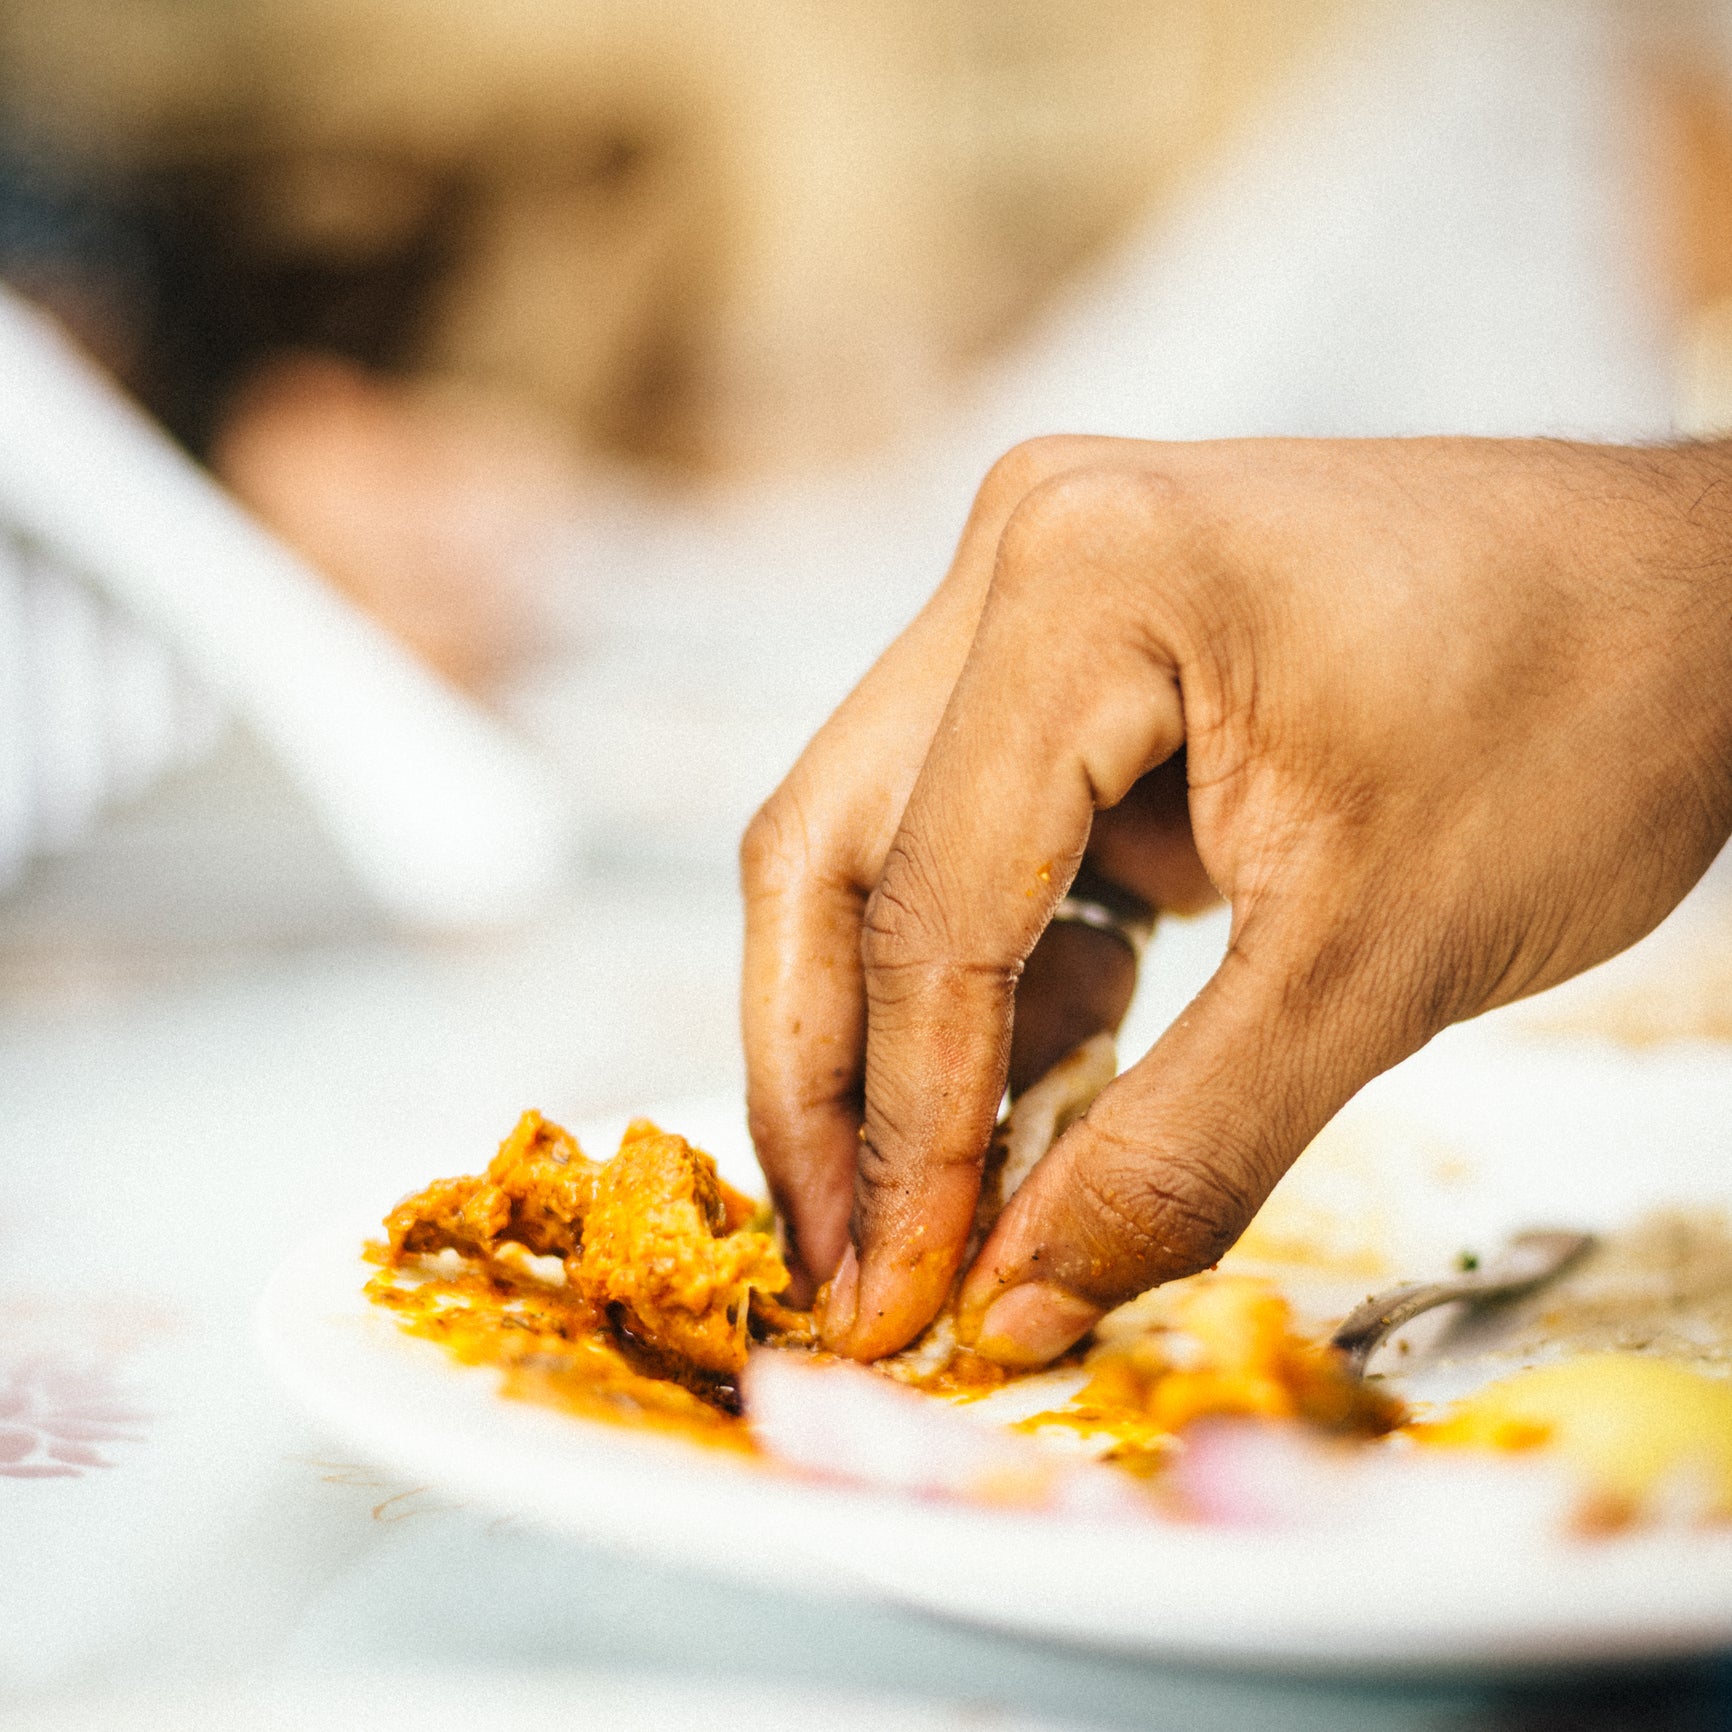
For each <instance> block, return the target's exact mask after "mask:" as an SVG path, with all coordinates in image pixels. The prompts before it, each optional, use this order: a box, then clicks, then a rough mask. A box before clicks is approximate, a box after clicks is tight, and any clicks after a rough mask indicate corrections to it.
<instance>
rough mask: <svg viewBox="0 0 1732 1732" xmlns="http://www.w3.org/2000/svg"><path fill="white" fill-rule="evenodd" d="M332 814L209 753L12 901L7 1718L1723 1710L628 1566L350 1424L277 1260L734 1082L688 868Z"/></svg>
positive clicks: (4, 1168)
mask: <svg viewBox="0 0 1732 1732" xmlns="http://www.w3.org/2000/svg"><path fill="white" fill-rule="evenodd" d="M213 814H214V815H216V816H219V817H221V819H222V823H221V825H220V829H221V834H222V837H223V846H224V847H225V848H226V849H227V850H228V853H227V855H226V856H225V857H224V860H223V862H221V864H223V866H224V868H225V869H224V870H223V871H221V872H217V873H214V874H213V872H212V871H211V870H210V866H211V849H212V847H213V846H214V845H215V843H214V840H213V822H214V820H213ZM321 850H322V844H320V843H319V841H318V839H317V836H316V834H315V833H314V832H313V831H312V829H311V827H310V825H309V823H308V822H307V820H306V819H305V816H304V814H301V813H300V812H299V810H298V808H297V807H296V806H295V804H294V802H293V800H292V798H290V797H289V796H288V795H287V794H286V792H285V791H284V790H282V789H281V788H280V787H276V786H275V785H274V784H273V783H272V781H271V778H270V776H269V774H268V772H266V771H265V770H263V768H262V767H261V766H260V764H259V763H258V762H257V760H256V759H252V758H250V757H248V755H247V754H246V753H244V752H240V753H231V754H229V756H228V757H227V758H226V759H225V760H223V761H219V763H218V764H216V765H215V766H213V767H212V768H211V769H210V770H208V771H207V772H205V773H204V777H203V780H202V782H201V781H199V780H198V779H195V780H194V781H193V782H192V783H191V784H189V785H186V786H182V787H180V788H176V789H170V790H167V791H165V793H164V794H162V795H160V796H159V797H158V798H157V800H156V801H154V802H153V803H151V804H150V805H149V806H147V807H146V808H145V809H143V810H142V811H141V812H139V813H137V814H134V815H133V816H132V817H131V818H130V819H128V820H125V821H123V822H121V823H120V824H118V825H116V826H115V827H114V828H113V829H112V830H111V831H110V832H109V833H108V834H107V835H106V836H105V837H104V838H102V839H101V840H100V841H99V843H98V845H97V846H96V847H94V848H92V849H91V850H89V851H88V852H87V853H86V854H84V855H82V856H81V857H80V858H79V859H78V860H76V861H72V862H67V863H64V864H63V865H62V866H61V867H59V868H55V869H49V870H47V871H45V872H44V873H43V874H41V875H40V876H39V878H38V880H37V882H36V883H35V884H34V885H32V886H31V887H29V889H28V890H27V892H26V894H25V895H24V896H23V897H22V898H20V899H18V900H17V901H15V902H14V903H12V904H11V905H9V906H8V907H7V908H6V909H5V910H3V911H0V1100H3V1101H4V1102H5V1111H4V1114H3V1116H0V1173H3V1174H4V1185H3V1187H0V1400H3V1399H4V1398H5V1394H6V1391H7V1389H8V1387H10V1389H11V1390H12V1393H13V1396H14V1397H15V1398H16V1397H17V1396H18V1394H19V1392H20V1391H23V1392H24V1394H25V1395H26V1396H27V1397H28V1398H29V1399H30V1401H31V1402H33V1403H34V1405H33V1406H30V1407H28V1408H26V1409H25V1410H24V1411H23V1412H22V1414H20V1413H17V1412H14V1414H13V1417H12V1418H11V1419H10V1420H6V1419H0V1533H4V1535H5V1549H4V1554H3V1555H4V1558H5V1568H4V1571H3V1573H0V1702H4V1703H5V1704H6V1705H7V1707H8V1708H9V1709H11V1710H13V1711H14V1712H15V1713H16V1714H17V1715H18V1717H19V1723H21V1724H27V1723H30V1722H31V1720H32V1719H33V1718H38V1717H39V1723H41V1724H52V1725H56V1726H69V1725H70V1726H76V1725H90V1726H99V1725H110V1724H113V1725H139V1724H150V1723H155V1721H156V1720H160V1723H161V1724H163V1725H165V1726H166V1725H174V1726H177V1727H183V1726H199V1725H203V1724H206V1723H207V1722H208V1723H209V1724H211V1725H213V1726H214V1725H223V1726H245V1725H252V1724H255V1723H256V1724H260V1725H265V1724H268V1725H273V1726H276V1725H296V1726H301V1725H305V1726H315V1725H317V1726H323V1725H327V1724H331V1725H336V1724H344V1723H352V1717H353V1716H354V1715H355V1714H357V1713H358V1712H359V1708H358V1705H359V1704H365V1703H367V1702H376V1703H378V1702H385V1703H390V1704H393V1705H394V1706H395V1707H396V1708H397V1709H403V1708H406V1707H407V1708H413V1706H415V1705H417V1704H424V1705H426V1706H427V1707H428V1708H429V1709H437V1710H438V1711H439V1712H440V1713H441V1714H442V1715H444V1714H448V1713H450V1712H451V1711H452V1710H453V1708H454V1707H455V1706H459V1705H464V1704H467V1707H465V1708H464V1713H465V1717H466V1718H468V1719H469V1720H470V1721H471V1722H472V1723H473V1724H475V1725H477V1726H481V1727H485V1726H487V1725H492V1724H501V1725H503V1724H511V1725H517V1724H525V1725H527V1724H530V1723H532V1722H534V1723H542V1722H544V1721H545V1720H546V1719H547V1718H548V1717H549V1716H550V1715H553V1714H560V1715H564V1716H565V1717H566V1718H567V1719H568V1720H571V1721H573V1722H574V1723H578V1724H583V1723H588V1722H589V1721H591V1720H594V1721H595V1722H596V1723H598V1724H599V1723H606V1724H609V1725H620V1726H632V1725H638V1724H642V1725H660V1724H679V1725H682V1726H684V1725H703V1724H707V1723H711V1720H710V1718H708V1717H712V1716H713V1723H715V1724H723V1723H733V1721H734V1720H735V1719H736V1717H737V1716H738V1714H739V1712H740V1708H741V1704H742V1703H744V1702H750V1703H751V1704H752V1712H753V1713H754V1715H755V1716H756V1717H757V1718H758V1720H759V1722H760V1723H762V1724H766V1725H779V1724H781V1723H782V1717H784V1716H785V1717H786V1720H787V1723H788V1724H790V1725H792V1724H794V1723H795V1722H796V1721H798V1722H799V1723H800V1724H802V1725H810V1724H813V1723H817V1724H824V1725H833V1726H852V1725H858V1726H862V1727H865V1726H876V1725H887V1726H888V1725H900V1726H917V1725H922V1724H932V1725H942V1726H952V1725H954V1726H959V1727H960V1726H981V1725H987V1726H996V1725H1022V1724H1057V1725H1079V1726H1084V1725H1086V1726H1103V1727H1115V1726H1125V1727H1129V1726H1161V1727H1165V1726H1172V1727H1176V1728H1177V1727H1184V1728H1213V1727H1222V1728H1239V1727H1245V1728H1262V1727H1269V1728H1284V1729H1285V1728H1304V1727H1312V1726H1315V1727H1317V1728H1319V1729H1320V1732H1321V1729H1322V1728H1330V1729H1331V1732H1341V1729H1345V1728H1355V1727H1364V1728H1373V1727H1375V1728H1408V1727H1414V1728H1417V1727H1428V1728H1429V1727H1481V1726H1484V1727H1493V1726H1495V1727H1534V1728H1539V1727H1547V1728H1551V1727H1560V1728H1561V1727H1576V1726H1581V1727H1588V1726H1593V1727H1602V1726H1603V1727H1622V1726H1632V1727H1633V1726H1638V1725H1640V1726H1643V1727H1656V1726H1679V1727H1684V1726H1690V1727H1694V1726H1697V1725H1702V1726H1707V1725H1713V1724H1720V1723H1729V1722H1732V1693H1728V1692H1726V1690H1725V1689H1724V1684H1725V1678H1724V1675H1723V1674H1722V1672H1721V1670H1720V1669H1719V1668H1717V1667H1714V1666H1706V1667H1703V1666H1697V1667H1690V1668H1684V1669H1681V1670H1677V1669H1669V1670H1666V1671H1662V1672H1658V1673H1654V1674H1651V1675H1641V1676H1632V1675H1630V1674H1628V1673H1609V1674H1605V1675H1603V1676H1580V1677H1575V1678H1569V1679H1554V1680H1550V1681H1546V1682H1543V1683H1529V1684H1527V1685H1524V1686H1521V1687H1519V1688H1518V1687H1515V1686H1511V1685H1508V1684H1494V1683H1489V1682H1486V1681H1477V1682H1476V1681H1467V1682H1456V1683H1450V1682H1448V1681H1427V1682H1420V1683H1412V1682H1409V1683H1401V1682H1394V1681H1385V1682H1376V1681H1371V1682H1366V1681H1358V1682H1352V1681H1339V1680H1336V1681H1328V1680H1311V1681H1292V1680H1282V1679H1276V1678H1267V1677H1250V1676H1243V1675H1239V1676H1235V1675H1230V1674H1213V1673H1209V1672H1206V1671H1201V1670H1195V1669H1186V1668H1181V1667H1171V1666H1157V1665H1149V1664H1139V1663H1131V1662H1127V1661H1124V1660H1119V1659H1110V1658H1103V1657H1100V1656H1098V1655H1091V1654H1087V1653H1081V1652H1075V1651H1067V1650H1065V1649H1062V1648H1058V1647H1043V1646H1041V1645H1039V1644H1037V1643H1031V1642H1028V1641H1024V1640H1011V1639H1008V1638H1005V1637H1001V1636H997V1635H994V1634H991V1633H989V1632H983V1631H978V1630H973V1629H967V1628H962V1627H958V1626H953V1625H947V1624H944V1623H942V1622H939V1621H936V1620H933V1619H930V1618H927V1617H925V1616H922V1615H919V1614H917V1613H914V1612H910V1611H906V1610H902V1609H899V1608H896V1607H894V1606H890V1605H884V1604H876V1603H867V1602H861V1601H850V1600H844V1599H837V1600H834V1601H826V1600H822V1599H813V1598H795V1597H792V1596H790V1595H785V1594H780V1593H776V1592H772V1591H767V1590H764V1589H761V1588H746V1587H742V1586H739V1585H736V1584H732V1583H728V1582H723V1581H717V1580H710V1579H707V1578H703V1577H700V1576H697V1575H688V1574H682V1573H679V1572H676V1571H672V1570H669V1569H666V1568H662V1567H657V1566H652V1565H649V1564H646V1563H641V1562H636V1561H631V1560H628V1559H624V1558H620V1557H617V1556H613V1555H609V1554H606V1553H604V1552H601V1551H598V1550H595V1549H593V1548H589V1547H586V1546H584V1545H582V1544H578V1543H575V1542H573V1541H571V1540H568V1539H565V1538H562V1537H560V1536H557V1535H553V1534H550V1533H546V1532H540V1531H536V1530H535V1529H533V1528H528V1527H524V1526H522V1525H519V1524H517V1523H514V1522H510V1521H503V1522H502V1521H500V1520H499V1519H497V1518H496V1516H495V1515H494V1514H493V1513H492V1512H490V1511H487V1510H481V1509H473V1508H465V1507H463V1506H462V1505H461V1504H460V1503H458V1502H456V1501H454V1500H452V1499H451V1498H449V1497H447V1496H443V1495H441V1493H440V1492H439V1490H438V1488H436V1487H427V1486H417V1485H413V1484H408V1483H404V1482H401V1481H399V1480H397V1479H395V1478H393V1477H392V1476H391V1475H390V1474H389V1473H386V1472H382V1471H380V1470H379V1469H377V1468H376V1467H374V1466H373V1465H371V1464H369V1463H367V1462H364V1461H357V1460H354V1459H351V1458H349V1457H348V1456H346V1455H345V1454H344V1453H343V1451H341V1450H340V1449H338V1448H336V1447H335V1446H333V1445H332V1444H331V1443H330V1442H329V1441H328V1440H327V1439H325V1438H323V1437H321V1436H320V1435H319V1434H318V1433H317V1432H316V1431H315V1430H313V1429H311V1428H309V1426H308V1425H307V1424H306V1423H304V1422H303V1421H302V1420H301V1419H300V1418H299V1417H298V1415H297V1414H296V1413H295V1412H293V1411H292V1410H290V1409H289V1408H288V1407H287V1406H286V1404H285V1403H284V1402H283V1401H282V1400H280V1399H279V1397H278V1395H277V1394H276V1392H275V1391H274V1389H273V1388H272V1387H271V1386H270V1384H269V1381H268V1379H267V1378H266V1377H265V1376H264V1374H263V1372H262V1370H261V1368H260V1366H259V1364H258V1362H257V1359H256V1357H255V1355H254V1352H253V1349H252V1346H251V1342H250V1335H249V1330H250V1318H251V1313H252V1309H253V1306H254V1303H255V1299H256V1296H257V1294H258V1291H259V1288H260V1286H261V1284H262V1282H263V1280H264V1278H265V1276H266V1275H267V1274H268V1272H269V1270H270V1269H271V1267H272V1266H273V1264H274V1263H275V1261H276V1259H277V1258H278V1256H279V1255H280V1254H281V1253H282V1252H283V1251H285V1250H286V1249H287V1248H288V1246H289V1245H290V1244H292V1243H293V1242H294V1240H295V1239H296V1237H297V1236H298V1235H299V1234H301V1233H302V1232H303V1231H304V1230H305V1229H306V1228H308V1227H309V1226H310V1225H317V1224H318V1223H319V1222H321V1221H323V1220H325V1219H327V1218H329V1217H331V1216H333V1215H334V1214H336V1213H338V1212H339V1211H342V1210H345V1209H351V1210H352V1209H355V1208H357V1207H361V1208H364V1207H367V1206H370V1205H376V1204H377V1203H378V1202H379V1201H380V1200H381V1198H382V1197H385V1199H386V1200H389V1199H388V1196H387V1195H386V1194H387V1193H389V1192H391V1191H392V1188H393V1187H394V1186H395V1185H396V1184H398V1183H399V1182H400V1179H401V1175H402V1174H403V1172H404V1171H405V1169H406V1167H411V1168H413V1169H414V1170H415V1171H417V1172H425V1173H429V1174H430V1173H432V1172H435V1171H443V1170H446V1169H447V1168H453V1169H458V1170H460V1169H462V1168H464V1167H468V1166H471V1165H473V1164H474V1162H475V1161H476V1160H478V1159H479V1158H480V1156H481V1154H482V1153H483V1152H484V1151H485V1150H487V1149H488V1148H489V1147H490V1146H491V1144H492V1143H493V1142H494V1141H495V1140H496V1139H497V1137H498V1136H499V1135H500V1134H501V1132H502V1129H503V1128H504V1127H506V1126H508V1125H509V1123H510V1122H511V1120H512V1118H513V1116H514V1115H515V1113H516V1112H517V1111H518V1110H519V1109H520V1108H521V1107H523V1106H525V1105H527V1104H531V1103H534V1104H538V1105H540V1106H542V1107H543V1108H545V1109H546V1110H548V1111H549V1112H551V1113H554V1114H556V1115H562V1116H567V1117H571V1118H581V1117H584V1116H586V1115H590V1114H599V1113H604V1112H608V1111H613V1110H617V1109H620V1108H624V1107H630V1106H632V1105H634V1104H640V1103H642V1102H645V1101H648V1100H653V1099H657V1098H663V1099H665V1098H666V1097H667V1096H668V1095H669V1094H670V1093H683V1092H687V1091H694V1092H695V1091H699V1090H714V1089H717V1088H726V1087H728V1086H731V1085H732V1084H734V1083H735V1082H736V1081H737V1077H738V1055H737V1045H736V1034H735V1027H734V1002H733V1001H734V990H735V982H736V980H737V946H738V938H739V916H738V911H737V907H736V904H735V899H734V896H733V893H732V890H731V887H730V886H729V885H728V883H727V882H726V879H725V877H724V876H722V875H720V874H717V873H714V872H703V871H696V870H681V869H677V868H674V867H664V868H662V869H644V870H639V871H636V872H632V873H629V874H628V873H623V872H619V873H614V872H609V871H607V870H599V871H596V872H593V873H591V874H590V875H589V876H588V877H587V878H585V879H583V880H582V881H581V882H579V883H577V884H576V885H575V886H574V888H573V890H572V892H571V894H570V896H569V898H568V900H567V901H566V902H565V904H564V905H563V906H561V907H560V908H558V909H557V910H556V911H554V912H553V913H552V914H550V915H549V916H548V917H546V918H545V919H544V920H542V921H541V922H540V923H539V924H537V925H536V926H535V927H533V928H532V929H529V930H524V931H519V932H515V933H512V934H508V935H503V936H498V937H494V938H491V939H487V940H472V941H468V942H462V943H458V942H444V943H432V942H410V941H406V940H404V939H402V938H400V937H393V936H391V935H390V934H388V933H386V932H384V931H383V930H381V929H379V928H378V927H377V925H376V924H375V923H374V921H373V920H372V917H371V916H370V915H369V914H368V913H367V911H366V909H365V907H364V905H362V904H361V903H360V902H359V900H358V899H357V898H356V897H354V896H353V895H352V894H351V893H350V892H349V891H348V890H347V888H346V886H345V884H344V882H343V879H342V875H341V872H340V869H338V868H337V867H336V866H335V864H334V863H333V862H332V861H330V860H329V859H328V858H327V857H325V856H324V855H323V854H322V852H321ZM248 859H251V860H252V861H253V863H254V866H255V870H253V871H251V872H248V871H245V870H242V867H243V866H244V864H245V862H246V861H247V860H248ZM243 885H244V886H245V888H244V890H243V889H241V888H237V887H238V886H243ZM168 933H172V934H174V935H175V941H174V942H173V943H170V942H168V941H167V938H166V937H165V934H168ZM8 1380H9V1381H8ZM56 1404H58V1405H56ZM13 1406H14V1408H15V1409H16V1407H17V1400H16V1399H15V1400H14V1403H13ZM116 1415H120V1416H121V1417H118V1418H117V1417H115V1416H116ZM32 1421H37V1422H40V1423H39V1424H38V1425H37V1426H36V1428H35V1434H34V1436H30V1435H26V1434H28V1433H30V1432H31V1431H32ZM49 1428H57V1434H58V1435H57V1436H56V1435H55V1433H54V1432H53V1431H51V1430H50V1429H49ZM110 1434H113V1435H110ZM21 1438H22V1440H23V1444H24V1446H25V1447H24V1449H23V1453H20V1439H21ZM20 1469H22V1470H24V1471H23V1472H20ZM634 1716H635V1718H634ZM1717 1717H1718V1718H1717Z"/></svg>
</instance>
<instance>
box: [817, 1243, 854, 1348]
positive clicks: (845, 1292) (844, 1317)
mask: <svg viewBox="0 0 1732 1732" xmlns="http://www.w3.org/2000/svg"><path fill="white" fill-rule="evenodd" d="M859 1309H860V1259H859V1258H858V1257H857V1256H855V1254H854V1247H853V1246H852V1245H850V1246H849V1247H848V1249H847V1250H846V1251H844V1252H843V1253H842V1261H841V1262H840V1263H838V1264H837V1265H836V1273H835V1275H834V1277H833V1278H832V1279H831V1282H830V1302H829V1303H828V1304H827V1305H826V1306H825V1307H824V1345H825V1346H826V1347H828V1348H830V1349H832V1350H833V1351H840V1349H841V1346H842V1343H843V1342H845V1341H846V1340H847V1339H848V1337H849V1336H850V1335H852V1334H853V1333H854V1316H855V1313H856V1312H857V1311H858V1310H859Z"/></svg>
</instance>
